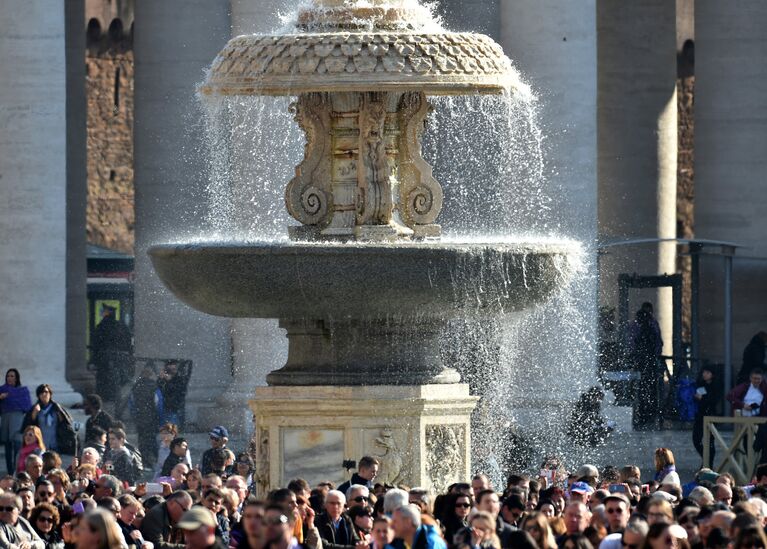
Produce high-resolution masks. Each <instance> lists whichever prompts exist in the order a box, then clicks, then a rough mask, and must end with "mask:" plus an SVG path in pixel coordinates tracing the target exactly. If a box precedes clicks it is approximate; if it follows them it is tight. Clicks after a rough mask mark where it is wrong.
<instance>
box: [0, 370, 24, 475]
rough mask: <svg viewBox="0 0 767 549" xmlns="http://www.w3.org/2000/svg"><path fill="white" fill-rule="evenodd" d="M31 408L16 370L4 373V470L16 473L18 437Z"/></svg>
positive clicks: (0, 394) (0, 404)
mask: <svg viewBox="0 0 767 549" xmlns="http://www.w3.org/2000/svg"><path fill="white" fill-rule="evenodd" d="M30 408H32V399H31V398H30V396H29V389H27V388H26V387H25V386H24V385H22V384H21V375H20V374H19V371H18V370H17V369H16V368H10V369H9V370H8V371H7V372H6V373H5V383H4V384H3V385H2V386H0V442H2V443H3V445H4V446H5V470H6V471H7V472H8V473H9V474H13V472H14V471H16V463H17V456H18V453H19V450H20V449H21V445H22V439H21V437H20V436H19V433H21V426H22V424H23V423H24V416H25V415H26V413H27V412H28V411H29V410H30Z"/></svg>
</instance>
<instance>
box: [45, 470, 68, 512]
mask: <svg viewBox="0 0 767 549" xmlns="http://www.w3.org/2000/svg"><path fill="white" fill-rule="evenodd" d="M47 476H48V480H50V481H51V484H53V499H54V501H55V502H56V505H57V506H59V507H61V506H64V505H69V502H68V501H67V494H68V493H69V486H70V483H69V475H67V474H66V473H65V472H64V471H62V470H61V469H53V470H51V471H50V472H49V473H48V475H47Z"/></svg>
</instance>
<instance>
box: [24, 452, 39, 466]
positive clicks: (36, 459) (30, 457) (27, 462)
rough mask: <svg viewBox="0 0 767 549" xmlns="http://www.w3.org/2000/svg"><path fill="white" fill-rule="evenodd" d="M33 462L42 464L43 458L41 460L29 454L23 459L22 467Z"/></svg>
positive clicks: (35, 455)
mask: <svg viewBox="0 0 767 549" xmlns="http://www.w3.org/2000/svg"><path fill="white" fill-rule="evenodd" d="M33 461H39V462H40V463H42V462H43V458H41V457H40V456H38V455H37V454H29V455H28V456H27V457H26V458H24V465H28V464H30V463H32V462H33Z"/></svg>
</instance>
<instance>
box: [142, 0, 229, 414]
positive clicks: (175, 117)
mask: <svg viewBox="0 0 767 549" xmlns="http://www.w3.org/2000/svg"><path fill="white" fill-rule="evenodd" d="M229 24H230V19H229V2H228V0H162V1H161V2H158V1H156V0H136V5H135V32H134V52H135V63H136V73H135V90H136V91H135V122H134V142H135V189H136V282H135V341H136V355H137V356H141V357H157V358H182V359H191V360H193V361H194V373H193V376H192V379H191V383H190V387H189V393H188V397H187V412H188V419H190V420H192V421H195V420H196V411H197V409H198V408H199V407H200V406H204V405H207V406H211V405H214V404H215V400H214V399H215V397H216V396H217V395H218V394H219V393H220V392H221V390H222V389H223V388H224V387H226V385H227V384H228V382H229V381H230V380H231V352H230V336H229V321H228V320H226V319H220V318H215V317H211V316H207V315H204V314H202V313H199V312H196V311H193V310H192V309H191V308H189V307H186V306H185V305H183V304H182V303H180V302H179V301H178V300H177V299H176V298H175V297H173V295H171V293H170V292H169V291H168V290H166V289H165V288H164V287H163V285H162V283H161V282H160V281H159V279H158V278H157V276H156V275H155V272H154V269H153V268H152V265H151V263H150V260H149V257H148V256H147V249H148V248H149V247H150V246H151V245H152V244H156V243H161V242H183V241H184V240H185V239H190V238H196V237H199V236H200V235H201V234H204V233H205V232H206V227H207V221H206V213H207V203H208V202H207V193H206V186H207V184H208V177H207V164H206V154H205V147H204V138H205V133H204V126H203V123H202V122H201V119H202V116H201V113H200V109H199V108H198V103H197V99H196V97H195V93H196V89H195V88H196V85H197V84H198V83H200V82H201V81H202V80H203V79H204V73H203V71H204V69H205V68H206V67H208V66H209V65H210V63H211V62H212V60H213V59H214V58H215V56H216V54H217V53H218V52H219V51H220V50H221V48H222V47H223V46H224V44H226V42H227V40H228V39H229ZM218 419H219V420H220V421H222V422H223V420H224V418H218ZM200 427H202V428H207V427H209V425H200Z"/></svg>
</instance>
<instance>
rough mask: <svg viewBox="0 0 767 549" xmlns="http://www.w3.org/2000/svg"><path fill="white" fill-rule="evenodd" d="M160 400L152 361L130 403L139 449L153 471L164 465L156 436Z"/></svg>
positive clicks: (135, 388)
mask: <svg viewBox="0 0 767 549" xmlns="http://www.w3.org/2000/svg"><path fill="white" fill-rule="evenodd" d="M159 400H160V389H159V388H158V386H157V372H156V371H155V366H154V362H152V361H151V360H150V361H147V362H145V363H144V366H143V367H142V368H141V371H140V372H139V375H138V378H137V379H136V382H135V383H134V384H133V388H132V389H131V396H130V401H131V404H132V406H131V412H132V415H133V421H134V422H135V423H136V430H137V431H138V447H139V450H140V451H141V455H142V456H144V457H145V458H146V465H147V466H148V467H149V468H152V469H155V468H157V467H162V464H163V461H160V460H159V459H158V451H159V447H158V444H157V436H156V433H157V427H158V425H159V424H160V416H159V411H158V403H159ZM161 432H162V431H161ZM176 434H177V433H174V434H173V436H172V437H171V438H174V437H175V436H176ZM163 459H164V458H163ZM157 472H159V471H157Z"/></svg>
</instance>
